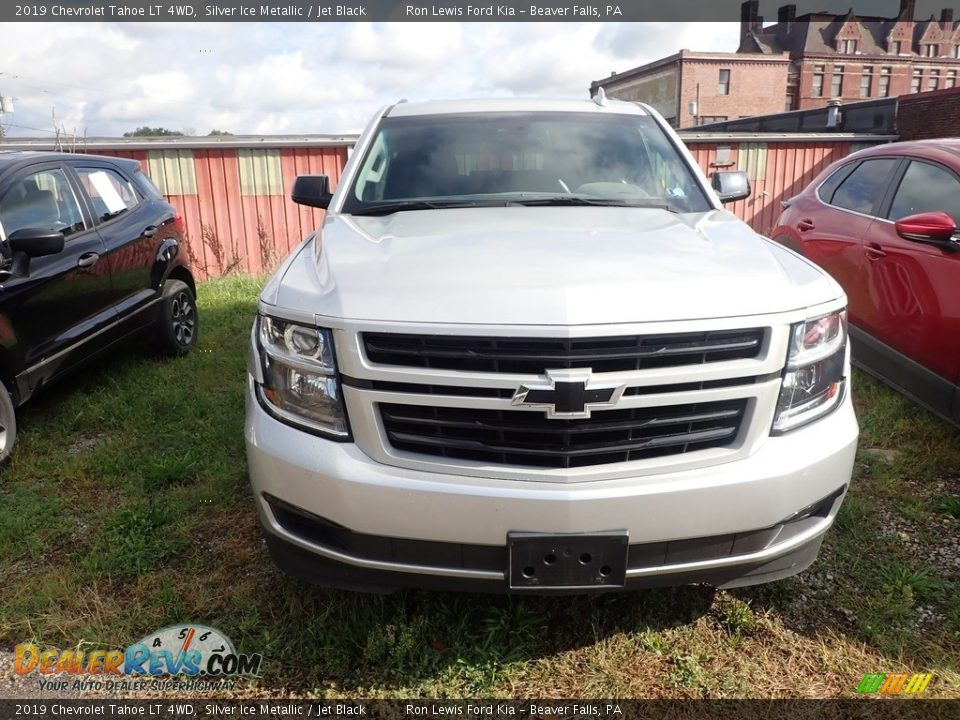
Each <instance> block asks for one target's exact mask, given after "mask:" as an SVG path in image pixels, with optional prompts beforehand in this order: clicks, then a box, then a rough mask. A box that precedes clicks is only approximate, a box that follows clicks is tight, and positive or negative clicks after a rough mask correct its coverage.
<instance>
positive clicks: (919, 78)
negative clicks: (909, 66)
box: [910, 70, 923, 93]
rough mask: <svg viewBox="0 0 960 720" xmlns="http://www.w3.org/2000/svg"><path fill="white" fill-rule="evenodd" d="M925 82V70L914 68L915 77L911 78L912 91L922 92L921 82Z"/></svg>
mask: <svg viewBox="0 0 960 720" xmlns="http://www.w3.org/2000/svg"><path fill="white" fill-rule="evenodd" d="M922 82H923V70H914V71H913V77H912V78H911V79H910V92H912V93H918V92H920V83H922Z"/></svg>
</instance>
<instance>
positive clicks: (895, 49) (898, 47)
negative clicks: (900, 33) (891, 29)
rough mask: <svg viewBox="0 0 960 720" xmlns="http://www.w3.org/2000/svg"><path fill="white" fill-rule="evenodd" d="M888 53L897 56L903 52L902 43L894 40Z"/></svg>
mask: <svg viewBox="0 0 960 720" xmlns="http://www.w3.org/2000/svg"><path fill="white" fill-rule="evenodd" d="M890 52H892V53H893V54H894V55H899V54H900V53H901V52H903V42H902V41H900V40H894V41H893V42H892V43H890Z"/></svg>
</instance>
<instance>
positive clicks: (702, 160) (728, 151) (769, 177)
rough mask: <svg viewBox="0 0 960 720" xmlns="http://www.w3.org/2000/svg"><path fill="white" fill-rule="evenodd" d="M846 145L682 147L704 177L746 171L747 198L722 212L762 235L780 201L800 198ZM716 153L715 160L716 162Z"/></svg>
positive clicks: (823, 142) (696, 142) (715, 144)
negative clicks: (697, 164) (732, 215)
mask: <svg viewBox="0 0 960 720" xmlns="http://www.w3.org/2000/svg"><path fill="white" fill-rule="evenodd" d="M850 145H851V143H850V142H849V141H847V140H829V139H824V140H817V141H815V142H779V141H778V142H762V143H758V142H742V143H740V142H705V141H699V140H688V141H687V147H688V148H689V149H690V152H691V153H692V154H693V157H694V158H695V159H696V161H697V162H698V163H699V165H700V168H701V169H702V170H703V171H704V173H706V175H707V177H709V176H710V175H711V174H712V173H714V172H716V171H717V170H746V171H747V174H748V175H749V176H750V185H751V188H752V190H753V192H752V193H751V195H750V197H748V198H747V199H746V200H740V201H738V202H735V203H733V204H731V205H728V206H727V207H728V208H729V209H730V210H732V211H733V212H734V213H735V214H736V215H737V217H739V218H741V219H742V220H744V221H745V222H746V223H747V224H748V225H750V227H752V228H753V229H754V230H756V231H757V232H759V233H762V234H763V235H769V234H770V232H771V231H772V230H773V228H774V227H775V225H776V222H777V218H778V217H780V212H781V211H782V207H781V205H780V201H781V200H786V199H788V198H791V197H793V196H794V195H796V194H797V193H799V192H800V191H801V190H803V188H804V187H805V186H806V185H807V184H808V183H809V182H810V181H811V180H813V178H814V177H816V176H817V175H818V174H819V173H820V171H821V170H823V169H824V168H826V167H827V166H828V165H829V164H830V163H832V162H835V161H836V160H839V159H840V158H842V157H844V156H845V155H847V154H849V153H850V152H851V147H850ZM718 151H719V155H720V160H719V161H718V159H717V157H718Z"/></svg>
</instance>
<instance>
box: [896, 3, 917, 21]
mask: <svg viewBox="0 0 960 720" xmlns="http://www.w3.org/2000/svg"><path fill="white" fill-rule="evenodd" d="M914 3H915V0H900V15H899V16H898V18H899V19H900V20H907V21H909V22H913V15H914Z"/></svg>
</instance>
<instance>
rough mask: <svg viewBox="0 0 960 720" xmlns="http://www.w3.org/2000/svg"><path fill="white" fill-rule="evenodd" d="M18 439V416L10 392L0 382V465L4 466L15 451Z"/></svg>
mask: <svg viewBox="0 0 960 720" xmlns="http://www.w3.org/2000/svg"><path fill="white" fill-rule="evenodd" d="M16 440H17V416H16V413H14V410H13V401H12V400H10V393H8V392H7V388H6V387H5V386H4V384H3V383H2V382H0V466H3V465H4V464H5V463H6V462H7V460H8V459H9V458H10V454H11V453H12V452H13V444H14V443H15V442H16Z"/></svg>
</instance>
